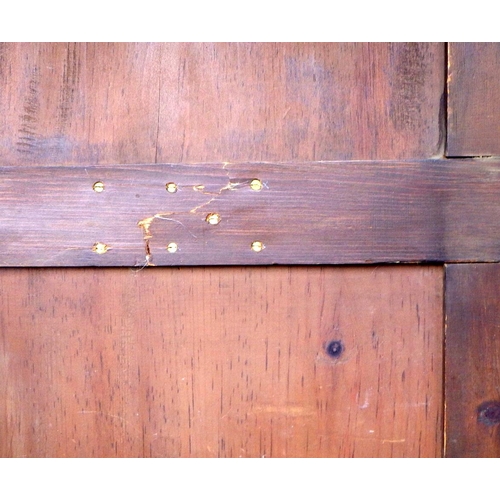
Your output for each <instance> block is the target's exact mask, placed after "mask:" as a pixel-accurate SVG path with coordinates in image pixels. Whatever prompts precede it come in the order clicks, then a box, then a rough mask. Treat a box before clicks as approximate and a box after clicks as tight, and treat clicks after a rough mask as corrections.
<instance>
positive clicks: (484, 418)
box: [477, 401, 500, 426]
mask: <svg viewBox="0 0 500 500" xmlns="http://www.w3.org/2000/svg"><path fill="white" fill-rule="evenodd" d="M477 420H478V421H479V422H481V423H482V424H484V425H487V426H492V425H496V424H499V423H500V402H499V401H485V402H484V403H482V404H480V405H479V406H478V408H477Z"/></svg>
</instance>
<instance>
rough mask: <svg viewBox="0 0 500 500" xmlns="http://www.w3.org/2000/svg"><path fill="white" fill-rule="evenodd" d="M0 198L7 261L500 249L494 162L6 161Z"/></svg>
mask: <svg viewBox="0 0 500 500" xmlns="http://www.w3.org/2000/svg"><path fill="white" fill-rule="evenodd" d="M253 179H254V180H255V179H259V180H260V181H261V183H262V189H261V190H260V191H255V190H253V189H252V187H251V182H252V180H253ZM96 181H101V182H102V183H103V186H104V190H103V191H102V192H96V191H94V190H93V185H94V183H95V182H96ZM170 182H172V183H174V184H175V188H173V189H172V190H173V191H175V192H172V193H170V192H168V190H167V189H166V184H168V183H170ZM0 200H1V201H0V237H1V238H2V247H1V249H0V265H1V266H4V267H10V266H144V265H159V266H180V265H246V264H248V265H260V264H276V263H278V264H358V263H373V262H416V261H419V262H420V261H437V262H447V261H448V262H449V261H457V262H460V261H498V260H500V248H499V246H498V238H497V235H498V234H499V233H500V201H499V200H500V163H498V161H493V160H492V161H464V160H455V161H450V160H428V161H421V162H330V163H325V162H320V163H307V164H271V163H263V164H220V165H217V164H203V165H161V166H160V165H138V166H132V165H125V166H123V165H122V166H119V165H117V166H111V167H90V166H89V167H79V168H78V167H71V168H70V167H56V168H50V167H46V168H28V167H26V168H16V167H5V168H2V169H0ZM210 214H217V215H216V216H215V217H216V219H217V216H219V217H220V221H218V220H215V221H214V222H219V223H218V224H213V225H212V224H209V223H208V222H207V217H208V216H209V215H210ZM253 242H261V243H262V244H263V246H264V248H263V249H262V251H260V252H255V251H253V250H252V243H253ZM96 243H101V244H102V245H106V246H105V247H104V246H103V248H104V250H106V249H108V250H107V251H106V252H105V253H104V252H103V253H98V252H96V251H95V250H96V249H98V248H97V247H96V246H95V244H96ZM172 243H175V245H176V247H175V248H176V249H177V251H176V252H175V253H170V252H169V251H167V248H168V245H169V244H172Z"/></svg>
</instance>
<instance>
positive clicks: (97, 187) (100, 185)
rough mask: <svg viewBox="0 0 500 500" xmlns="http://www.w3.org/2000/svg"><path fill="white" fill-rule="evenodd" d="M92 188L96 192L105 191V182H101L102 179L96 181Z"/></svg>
mask: <svg viewBox="0 0 500 500" xmlns="http://www.w3.org/2000/svg"><path fill="white" fill-rule="evenodd" d="M92 189H93V190H94V191H95V192H96V193H102V192H103V191H104V182H101V181H97V182H94V185H93V186H92Z"/></svg>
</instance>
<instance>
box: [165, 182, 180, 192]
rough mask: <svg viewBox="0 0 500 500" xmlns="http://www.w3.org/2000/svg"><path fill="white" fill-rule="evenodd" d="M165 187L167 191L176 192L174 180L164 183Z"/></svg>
mask: <svg viewBox="0 0 500 500" xmlns="http://www.w3.org/2000/svg"><path fill="white" fill-rule="evenodd" d="M165 189H166V190H167V191H168V192H169V193H176V192H177V184H176V183H175V182H168V183H167V184H166V185H165Z"/></svg>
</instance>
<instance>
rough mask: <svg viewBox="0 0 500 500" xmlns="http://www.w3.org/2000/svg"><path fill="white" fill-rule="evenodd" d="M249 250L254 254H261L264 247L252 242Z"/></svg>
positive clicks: (259, 242)
mask: <svg viewBox="0 0 500 500" xmlns="http://www.w3.org/2000/svg"><path fill="white" fill-rule="evenodd" d="M251 248H252V250H253V251H254V252H262V250H264V248H265V246H264V244H263V243H262V242H261V241H254V242H253V243H252V245H251Z"/></svg>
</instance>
